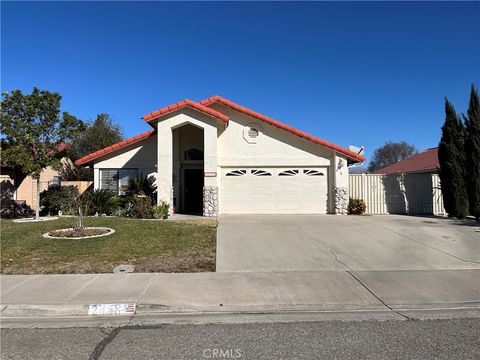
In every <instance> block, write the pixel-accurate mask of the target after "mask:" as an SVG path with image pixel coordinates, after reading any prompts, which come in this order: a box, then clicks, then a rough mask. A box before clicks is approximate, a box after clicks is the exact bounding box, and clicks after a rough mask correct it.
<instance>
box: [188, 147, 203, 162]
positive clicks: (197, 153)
mask: <svg viewBox="0 0 480 360" xmlns="http://www.w3.org/2000/svg"><path fill="white" fill-rule="evenodd" d="M184 156H185V160H203V151H202V150H199V149H196V148H193V149H188V150H187V151H185V154H184Z"/></svg>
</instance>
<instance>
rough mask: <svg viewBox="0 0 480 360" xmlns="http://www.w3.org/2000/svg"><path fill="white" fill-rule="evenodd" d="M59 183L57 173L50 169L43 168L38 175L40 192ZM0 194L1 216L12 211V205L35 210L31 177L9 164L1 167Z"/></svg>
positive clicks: (35, 186) (35, 193) (35, 190)
mask: <svg viewBox="0 0 480 360" xmlns="http://www.w3.org/2000/svg"><path fill="white" fill-rule="evenodd" d="M59 182H60V175H59V173H58V171H57V170H54V169H52V168H51V167H48V168H45V169H43V171H42V173H41V174H40V191H43V190H45V189H47V188H48V187H49V186H50V185H53V184H58V183H59ZM0 194H1V207H0V211H1V214H2V215H5V214H6V213H7V212H9V211H10V210H11V209H12V206H13V203H17V204H19V205H23V206H25V207H26V208H27V209H28V208H29V209H32V210H35V209H36V200H35V199H36V196H37V185H36V181H35V180H34V179H33V178H32V177H31V176H29V175H25V174H23V173H21V172H19V171H16V170H15V169H14V168H13V167H12V166H10V165H9V164H2V165H1V174H0ZM4 213H5V214H4Z"/></svg>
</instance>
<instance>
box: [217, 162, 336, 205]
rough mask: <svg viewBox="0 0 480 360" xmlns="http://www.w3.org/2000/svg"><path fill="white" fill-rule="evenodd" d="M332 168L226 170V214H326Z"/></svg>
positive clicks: (223, 188)
mask: <svg viewBox="0 0 480 360" xmlns="http://www.w3.org/2000/svg"><path fill="white" fill-rule="evenodd" d="M327 199H328V168H326V167H309V168H293V167H292V168H287V167H284V168H223V169H222V178H221V194H220V212H221V213H223V214H255V213H256V214H262V213H263V214H307V213H308V214H325V213H326V212H327Z"/></svg>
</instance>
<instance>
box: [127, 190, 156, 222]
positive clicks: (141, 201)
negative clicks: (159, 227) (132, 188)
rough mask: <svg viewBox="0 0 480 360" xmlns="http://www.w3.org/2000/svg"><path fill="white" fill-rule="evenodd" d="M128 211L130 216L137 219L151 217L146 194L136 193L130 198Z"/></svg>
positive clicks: (149, 203) (150, 207)
mask: <svg viewBox="0 0 480 360" xmlns="http://www.w3.org/2000/svg"><path fill="white" fill-rule="evenodd" d="M130 204H131V206H130V208H129V213H130V214H131V216H133V217H135V218H139V219H149V218H151V217H152V203H151V200H150V198H149V197H148V196H145V195H136V196H134V197H133V198H132V199H131V203H130Z"/></svg>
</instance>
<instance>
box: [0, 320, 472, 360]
mask: <svg viewBox="0 0 480 360" xmlns="http://www.w3.org/2000/svg"><path fill="white" fill-rule="evenodd" d="M1 335H2V337H1V345H2V346H1V358H2V359H35V360H40V359H49V360H53V359H69V360H70V359H72V360H74V359H168V360H174V359H185V360H191V359H275V360H278V359H336V360H340V359H370V360H375V359H389V360H392V359H402V360H403V359H421V360H426V359H455V360H458V359H479V358H480V342H479V339H480V319H448V320H447V319H446V320H421V321H420V320H419V321H409V320H405V321H351V322H342V321H320V322H294V323H251V324H209V325H156V326H132V327H114V328H98V327H97V328H61V329H59V328H49V329H47V328H44V329H25V328H22V329H2V330H1Z"/></svg>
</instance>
